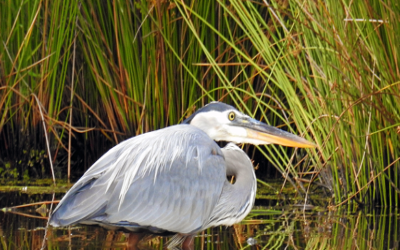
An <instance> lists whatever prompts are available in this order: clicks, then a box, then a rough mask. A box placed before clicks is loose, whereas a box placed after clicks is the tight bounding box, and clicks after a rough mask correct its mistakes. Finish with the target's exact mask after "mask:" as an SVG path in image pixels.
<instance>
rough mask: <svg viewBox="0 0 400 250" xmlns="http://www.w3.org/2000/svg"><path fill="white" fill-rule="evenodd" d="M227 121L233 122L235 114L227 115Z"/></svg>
mask: <svg viewBox="0 0 400 250" xmlns="http://www.w3.org/2000/svg"><path fill="white" fill-rule="evenodd" d="M228 119H229V120H230V121H233V120H235V112H230V113H229V115H228Z"/></svg>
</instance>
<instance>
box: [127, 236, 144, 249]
mask: <svg viewBox="0 0 400 250" xmlns="http://www.w3.org/2000/svg"><path fill="white" fill-rule="evenodd" d="M144 236H145V234H144V233H129V236H128V249H131V250H136V249H139V248H138V246H139V242H140V240H141V239H143V237H144Z"/></svg>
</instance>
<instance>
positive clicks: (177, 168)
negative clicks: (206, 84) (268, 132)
mask: <svg viewBox="0 0 400 250" xmlns="http://www.w3.org/2000/svg"><path fill="white" fill-rule="evenodd" d="M120 145H121V146H120ZM103 162H104V163H106V164H107V166H105V165H104V164H103ZM225 179H226V169H225V162H224V158H223V156H222V152H221V150H220V148H219V147H218V145H217V144H216V143H215V142H214V141H212V140H211V139H210V138H209V137H208V136H207V135H206V134H205V133H204V132H202V131H201V130H199V129H197V128H194V127H192V126H190V125H177V126H172V127H169V128H166V129H162V130H158V131H154V132H151V133H147V134H143V135H141V136H137V137H134V138H132V139H130V140H127V141H125V142H123V143H121V144H119V145H117V146H116V147H114V148H113V149H111V150H110V151H109V152H108V153H107V154H105V155H104V156H103V157H102V158H101V159H99V161H98V162H97V163H95V164H94V165H93V167H92V168H90V170H89V171H88V172H87V173H86V174H85V175H84V176H83V177H82V179H81V180H80V181H78V182H77V183H76V184H75V185H74V187H73V188H72V189H71V190H70V191H69V192H68V193H67V194H66V198H64V199H63V200H62V201H61V203H60V204H59V206H58V207H57V210H56V211H55V213H54V215H53V216H54V219H52V221H53V224H54V225H57V224H60V225H68V224H73V223H79V222H85V223H90V222H91V221H93V222H98V223H102V224H108V225H112V226H124V227H129V226H130V225H131V226H138V227H144V228H157V229H162V230H167V231H172V232H180V233H191V232H195V231H198V230H200V229H202V227H203V226H204V224H205V223H206V222H207V220H208V219H209V217H210V215H211V213H212V210H213V209H214V207H215V205H216V203H217V201H218V199H219V197H220V195H221V192H222V187H223V185H224V180H225Z"/></svg>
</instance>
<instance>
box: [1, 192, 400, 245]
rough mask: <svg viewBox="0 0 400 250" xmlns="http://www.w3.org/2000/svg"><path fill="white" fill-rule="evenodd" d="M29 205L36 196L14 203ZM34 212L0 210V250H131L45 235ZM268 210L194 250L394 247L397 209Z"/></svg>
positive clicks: (80, 237) (158, 240)
mask: <svg viewBox="0 0 400 250" xmlns="http://www.w3.org/2000/svg"><path fill="white" fill-rule="evenodd" d="M10 195H11V194H9V193H3V194H0V205H1V207H5V206H10V205H9V204H4V200H7V199H9V198H7V199H5V198H4V197H5V196H8V197H9V196H10ZM1 197H3V198H1ZM18 197H21V196H17V197H14V199H13V200H14V202H13V203H14V204H15V199H19V198H18ZM24 198H26V197H24ZM46 198H48V197H43V196H40V198H39V199H46ZM9 200H11V198H10V199H9ZM33 201H37V198H34V199H33V200H32V199H28V202H26V201H25V202H23V201H18V202H19V204H23V203H29V202H33ZM37 208H38V207H36V208H24V209H18V212H20V213H27V214H30V215H34V216H35V217H26V216H25V215H21V214H14V213H4V212H0V223H1V227H0V236H1V237H0V241H1V242H0V245H1V248H2V249H41V248H42V246H43V245H44V249H121V250H122V249H135V248H134V247H132V246H129V243H130V240H131V239H130V237H132V235H130V234H128V233H125V232H121V231H108V230H105V229H103V228H100V227H95V226H75V227H70V228H64V229H59V228H57V229H55V228H49V229H48V231H47V236H46V237H45V232H46V224H47V220H46V219H45V217H42V215H41V214H39V213H38V212H37V211H36V209H37ZM345 209H348V208H347V207H346V208H345ZM41 210H42V211H41V212H42V213H43V208H42V209H41ZM274 210H275V212H273V211H271V210H266V208H265V207H256V209H255V210H253V212H252V213H251V214H250V216H248V217H247V218H246V220H245V221H244V222H243V223H242V224H239V225H235V226H233V227H227V228H225V227H220V228H214V229H209V230H207V231H205V232H203V233H202V234H199V235H197V236H196V237H195V238H194V249H396V248H397V247H398V246H399V244H400V230H399V226H400V225H399V221H400V219H399V218H400V216H399V210H398V209H394V210H383V209H374V210H361V211H352V210H344V209H343V210H338V211H327V210H325V209H313V210H308V211H302V210H301V209H299V208H298V207H293V206H288V207H280V208H276V207H275V208H274ZM168 239H169V237H165V236H154V237H150V236H146V237H144V238H143V240H142V241H141V243H140V244H139V246H137V247H136V249H163V248H164V246H165V243H166V242H167V241H168Z"/></svg>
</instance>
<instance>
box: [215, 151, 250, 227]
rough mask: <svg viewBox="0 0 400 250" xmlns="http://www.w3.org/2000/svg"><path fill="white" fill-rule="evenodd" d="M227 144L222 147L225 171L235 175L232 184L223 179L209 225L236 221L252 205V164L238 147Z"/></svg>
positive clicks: (227, 223)
mask: <svg viewBox="0 0 400 250" xmlns="http://www.w3.org/2000/svg"><path fill="white" fill-rule="evenodd" d="M228 146H229V147H228ZM228 146H227V147H228V148H227V147H225V148H223V149H222V152H223V154H224V157H225V164H226V173H227V175H233V176H235V179H236V181H235V183H233V184H231V183H230V182H229V181H228V180H226V181H225V183H224V187H223V190H222V194H221V197H220V199H219V201H218V204H217V206H216V208H215V209H214V211H213V215H212V217H211V218H210V223H209V225H210V226H217V225H227V226H229V225H233V224H235V223H238V222H240V221H241V220H243V219H244V218H245V217H246V216H247V214H248V213H249V212H250V210H251V209H252V208H253V205H254V200H255V195H256V191H257V186H256V184H257V183H256V176H255V174H254V169H253V164H252V163H251V161H250V159H249V158H248V156H247V155H246V154H245V152H243V151H242V150H240V148H238V147H237V146H235V145H233V146H232V145H230V144H228Z"/></svg>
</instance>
